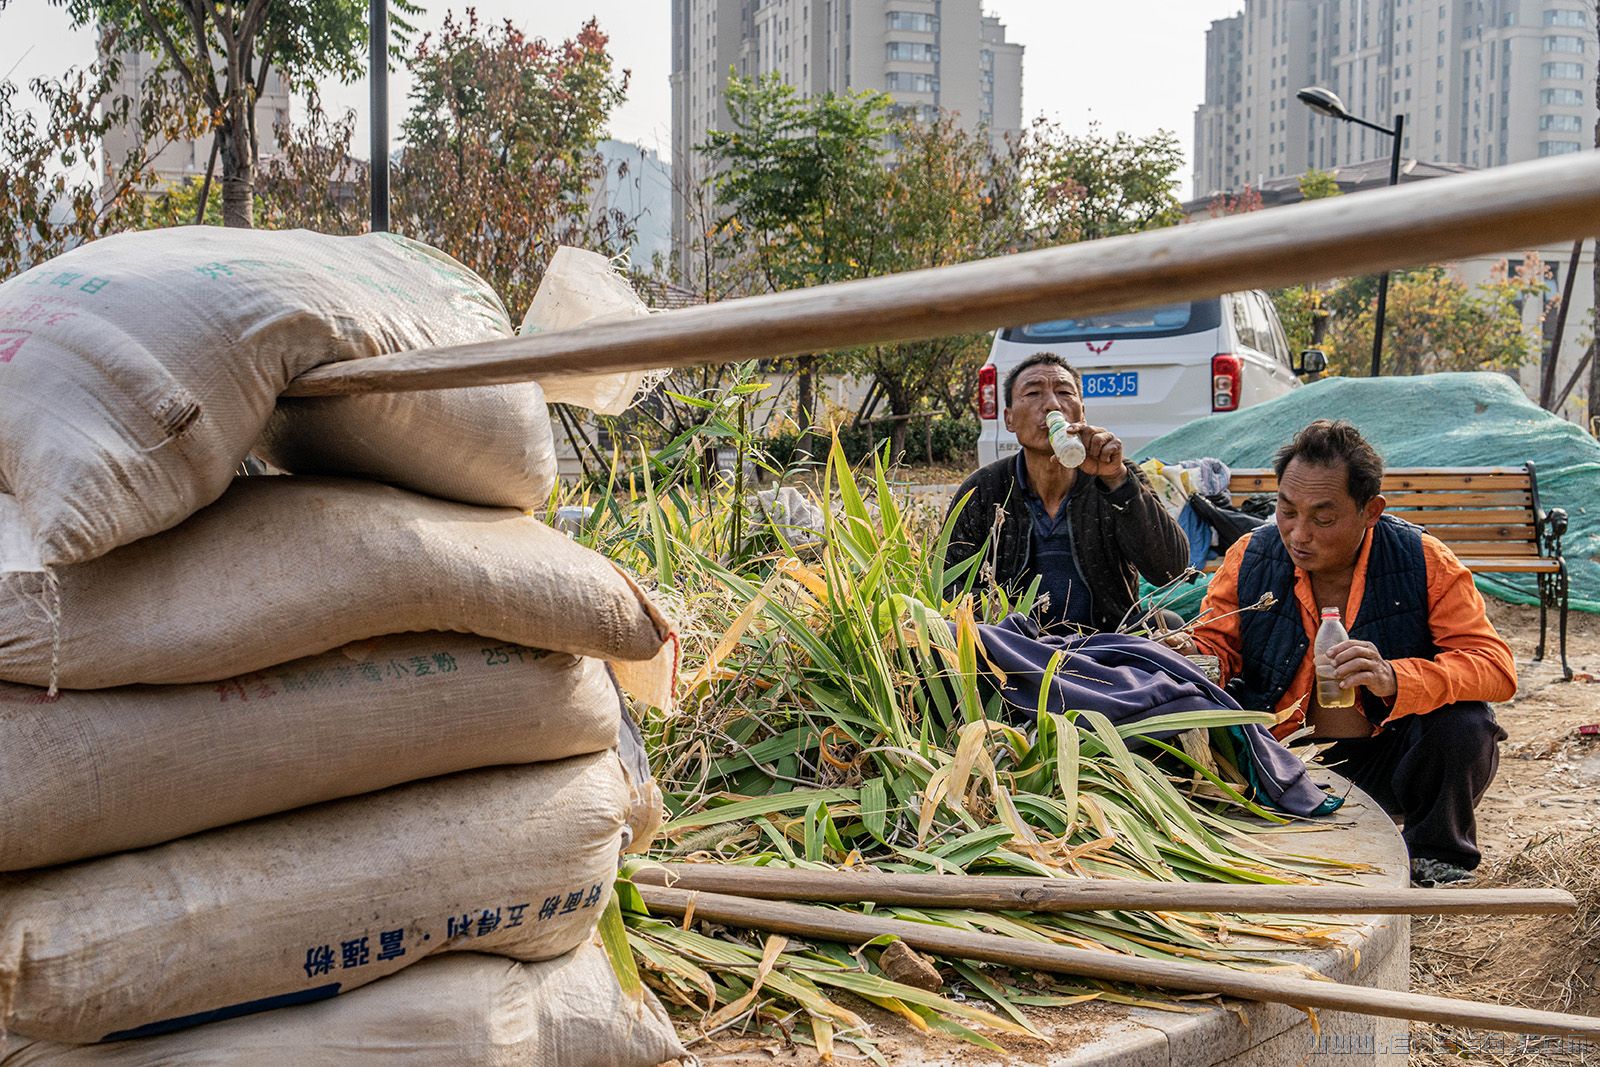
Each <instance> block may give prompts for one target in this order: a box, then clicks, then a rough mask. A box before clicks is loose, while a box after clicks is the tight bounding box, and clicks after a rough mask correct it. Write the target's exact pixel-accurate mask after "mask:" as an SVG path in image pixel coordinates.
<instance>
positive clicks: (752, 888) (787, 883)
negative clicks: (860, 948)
mask: <svg viewBox="0 0 1600 1067" xmlns="http://www.w3.org/2000/svg"><path fill="white" fill-rule="evenodd" d="M633 880H634V882H636V883H640V884H648V885H661V886H671V887H672V888H674V889H686V890H700V891H703V892H708V893H727V894H730V895H733V896H740V897H754V898H759V899H763V900H810V901H825V902H828V903H834V904H857V903H863V902H866V901H872V902H873V903H876V904H894V905H902V906H910V907H923V908H978V909H981V910H985V911H1224V912H1252V913H1262V912H1265V913H1272V914H1280V915H1307V914H1311V915H1551V914H1557V913H1566V912H1573V911H1576V910H1577V908H1578V902H1577V900H1575V899H1574V898H1573V896H1572V894H1571V893H1568V892H1566V891H1564V890H1560V889H1388V888H1369V887H1367V886H1342V885H1226V884H1222V883H1207V882H1132V881H1122V880H1117V879H1108V878H1100V879H1079V878H1025V877H1012V876H1008V875H983V876H981V877H972V876H970V875H951V874H890V873H887V872H883V871H822V870H799V869H794V868H789V867H743V866H725V865H720V864H712V863H667V864H663V865H662V866H661V867H659V868H658V867H647V868H644V869H643V870H640V871H638V872H637V873H635V874H634V876H633Z"/></svg>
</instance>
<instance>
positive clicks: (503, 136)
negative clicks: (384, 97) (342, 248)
mask: <svg viewBox="0 0 1600 1067" xmlns="http://www.w3.org/2000/svg"><path fill="white" fill-rule="evenodd" d="M606 44H607V38H606V35H605V34H604V33H602V32H601V31H600V28H599V26H598V24H597V23H596V22H595V21H594V20H592V19H591V20H590V21H589V22H587V23H585V24H584V25H583V28H582V29H581V30H580V31H579V32H578V35H577V36H576V37H575V38H573V39H571V40H568V41H565V42H563V43H562V44H560V45H559V46H558V45H551V44H549V43H548V42H546V41H544V40H543V39H540V38H530V37H527V36H525V35H524V34H523V33H522V32H521V31H520V30H518V29H517V28H516V27H515V26H513V25H512V24H511V23H510V21H506V22H503V23H499V24H497V25H494V26H492V27H489V28H487V29H483V28H481V27H480V25H479V23H478V19H477V16H476V14H475V13H473V12H472V11H470V10H469V11H468V12H467V16H466V21H465V22H464V23H463V22H458V21H456V19H455V18H454V17H447V18H446V19H445V24H444V27H443V28H442V29H441V30H440V31H439V34H438V37H437V39H435V38H433V37H432V36H430V37H427V38H424V39H423V40H422V41H421V42H420V43H419V44H418V46H417V49H416V54H415V56H414V57H413V59H412V61H411V67H412V71H413V75H414V84H413V88H412V98H411V110H410V113H409V114H408V115H407V116H406V120H405V123H404V125H403V129H404V136H405V151H404V152H403V153H402V155H401V157H400V159H399V161H398V163H397V165H396V166H395V168H394V173H393V175H392V179H391V180H392V185H393V190H394V207H393V210H392V213H391V218H392V221H393V224H394V228H395V229H396V230H397V231H398V232H400V233H404V234H405V235H406V236H408V237H414V238H416V239H417V240H419V241H425V242H427V243H428V244H431V245H434V246H435V247H437V248H440V249H443V250H444V251H446V252H448V253H450V254H451V255H452V256H455V257H456V258H457V259H459V260H461V261H462V262H463V263H465V264H467V265H468V266H470V267H471V268H472V269H473V270H476V271H477V272H478V273H480V274H482V275H483V276H484V277H485V278H486V279H487V280H488V281H489V282H490V283H491V284H492V285H493V286H494V287H495V289H496V290H497V291H498V292H499V293H500V296H501V298H502V299H504V300H505V301H506V306H507V307H510V308H513V309H516V308H526V307H527V306H528V304H530V303H531V302H532V299H533V293H534V290H535V289H536V288H537V286H538V283H539V279H540V277H542V275H543V273H544V266H545V264H546V263H547V262H548V260H549V257H550V256H551V255H552V254H554V252H555V249H556V246H557V245H561V244H575V245H582V246H583V247H586V248H591V249H596V250H608V251H610V252H613V253H615V252H621V251H622V250H623V249H624V248H625V247H626V244H627V242H628V241H629V240H630V239H631V237H632V222H631V220H629V219H627V218H625V217H624V216H623V215H622V214H621V213H620V212H617V211H609V210H605V209H604V208H603V207H597V206H596V205H595V204H594V203H593V202H592V197H593V194H594V190H595V187H596V185H597V183H598V182H599V179H600V178H601V176H602V175H603V174H604V172H605V161H604V159H603V158H602V157H601V156H600V154H599V153H598V152H597V151H596V145H597V143H598V141H599V139H600V137H601V136H602V134H603V132H604V129H605V124H606V120H607V118H608V116H609V115H610V113H611V109H612V108H614V107H615V106H616V105H617V104H619V103H620V102H621V101H622V99H623V97H624V95H625V93H626V90H627V81H628V75H627V72H626V71H624V72H623V73H622V74H621V76H620V77H619V76H615V75H614V74H613V72H612V64H611V57H610V55H609V54H608V53H607V51H606Z"/></svg>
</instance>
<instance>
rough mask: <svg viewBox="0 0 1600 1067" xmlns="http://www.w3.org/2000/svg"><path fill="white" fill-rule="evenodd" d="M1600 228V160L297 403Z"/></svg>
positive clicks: (1318, 208)
mask: <svg viewBox="0 0 1600 1067" xmlns="http://www.w3.org/2000/svg"><path fill="white" fill-rule="evenodd" d="M1592 233H1600V153H1592V152H1578V153H1575V154H1573V155H1569V156H1562V157H1559V158H1555V159H1545V160H1539V161H1536V162H1531V163H1518V164H1514V165H1512V166H1508V167H1494V168H1492V169H1489V170H1484V171H1480V172H1478V173H1475V174H1468V175H1462V176H1460V177H1452V178H1439V179H1435V180H1433V181H1427V182H1416V183H1414V184H1409V185H1402V186H1399V187H1398V188H1394V189H1382V190H1377V191H1373V192H1367V193H1360V194H1357V195H1353V196H1337V197H1331V198H1329V199H1326V200H1318V201H1314V202H1311V203H1302V204H1295V205H1292V206H1289V207H1281V208H1273V209H1271V210H1268V211H1256V212H1252V213H1250V214H1248V215H1236V216H1233V217H1230V218H1225V219H1214V220H1211V221H1207V222H1198V223H1194V224H1192V225H1186V226H1174V227H1170V228H1168V229H1164V230H1153V231H1150V232H1148V233H1140V234H1132V235H1129V236H1126V237H1113V238H1108V239H1106V240H1101V241H1091V242H1088V243H1085V244H1077V245H1067V246H1063V247H1059V248H1048V249H1042V250H1040V251H1036V252H1023V253H1019V254H1017V255H1013V256H1006V257H1002V258H999V259H989V260H981V261H978V262H974V263H962V264H957V265H955V266H950V267H939V268H935V269H931V270H920V271H911V272H908V273H905V274H891V275H887V276H884V277H881V278H868V279H865V280H861V281H852V282H840V283H836V284H833V285H822V286H817V287H816V288H813V289H801V290H794V291H791V292H785V293H773V294H769V295H765V296H753V297H747V298H745V299H742V300H729V301H725V302H723V303H719V304H709V305H704V306H701V307H693V308H685V309H683V310H681V311H669V312H664V313H663V314H660V315H653V316H650V317H648V318H640V319H631V320H629V321H627V322H617V323H607V324H600V325H593V326H585V327H582V328H580V329H576V330H567V331H561V332H558V333H549V334H530V335H527V336H523V337H511V338H505V339H503V340H497V341H483V342H478V343H476V344H470V345H458V346H455V347H452V348H431V349H419V350H417V351H413V352H401V353H395V354H392V355H387V356H375V357H373V358H371V359H356V360H348V361H346V362H343V363H334V364H329V365H326V366H322V367H318V368H317V369H315V370H312V371H309V372H307V373H306V374H303V375H301V376H300V377H299V378H297V379H295V380H294V381H293V382H291V383H290V385H289V389H288V390H287V392H286V395H288V396H330V395H336V394H343V393H366V392H394V391H403V390H413V389H446V388H454V387H460V386H470V385H490V384H494V383H500V382H516V381H526V380H528V379H544V380H549V379H554V378H559V377H562V376H563V375H583V374H593V373H596V372H600V371H624V370H648V369H653V368H662V367H688V366H695V365H699V364H708V363H709V364H716V363H733V362H737V361H740V360H749V359H766V358H771V357H777V356H788V355H797V354H803V353H809V352H823V351H831V350H836V349H841V348H852V347H856V346H859V345H863V344H879V343H891V342H896V341H912V340H920V339H926V338H932V337H943V336H947V335H949V334H955V333H970V332H976V331H980V330H989V329H993V328H995V327H998V326H1012V325H1016V324H1018V323H1026V322H1038V321H1041V320H1045V319H1052V318H1060V317H1061V316H1062V315H1064V314H1067V313H1071V314H1074V315H1086V314H1094V313H1100V312H1106V311H1117V310H1126V309H1129V308H1137V307H1143V306H1147V305H1150V304H1157V303H1170V302H1173V301H1178V300H1193V299H1200V298H1203V297H1210V296H1215V295H1217V294H1218V293H1223V292H1232V291H1235V290H1240V289H1255V288H1275V287H1278V286H1283V285H1291V284H1300V283H1303V282H1307V281H1313V280H1317V279H1323V278H1339V277H1347V276H1350V275H1355V274H1371V273H1373V272H1374V271H1377V270H1383V269H1386V268H1390V267H1404V266H1410V265H1414V264H1418V263H1435V262H1442V261H1445V260H1450V259H1457V258H1460V257H1463V256H1467V255H1473V254H1478V253H1483V252H1493V251H1496V250H1500V249H1505V248H1527V247H1531V246H1534V245H1538V244H1544V243H1548V242H1552V241H1558V240H1572V239H1573V238H1575V237H1580V236H1585V235H1588V234H1592Z"/></svg>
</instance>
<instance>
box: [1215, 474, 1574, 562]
mask: <svg viewBox="0 0 1600 1067" xmlns="http://www.w3.org/2000/svg"><path fill="white" fill-rule="evenodd" d="M1228 489H1229V493H1230V495H1231V496H1232V497H1233V502H1234V504H1235V505H1237V504H1239V503H1240V502H1242V501H1243V500H1245V499H1246V498H1247V497H1250V496H1254V495H1257V494H1261V493H1275V492H1277V489H1278V479H1277V476H1276V475H1275V474H1273V472H1272V471H1270V470H1257V469H1241V470H1235V471H1234V472H1233V477H1232V480H1231V481H1230V482H1229V485H1228ZM1533 493H1534V483H1533V477H1532V476H1531V475H1530V474H1529V472H1528V470H1527V469H1526V468H1524V467H1459V468H1433V467H1395V468H1391V469H1389V470H1387V471H1385V472H1384V476H1383V496H1384V500H1385V501H1386V502H1387V504H1388V510H1389V511H1391V512H1393V513H1394V514H1396V515H1398V516H1399V517H1400V518H1403V519H1405V520H1407V521H1408V522H1414V523H1416V524H1417V525H1418V526H1422V527H1424V528H1425V529H1427V531H1428V532H1429V533H1431V534H1432V535H1433V536H1435V537H1437V538H1438V539H1439V540H1440V541H1442V542H1444V543H1445V544H1446V545H1448V546H1449V547H1450V549H1451V551H1453V552H1455V554H1456V555H1457V556H1459V557H1461V558H1462V559H1464V560H1471V561H1472V562H1473V565H1474V569H1477V570H1511V569H1517V570H1520V569H1523V568H1525V567H1537V568H1540V569H1546V565H1545V564H1542V563H1540V562H1539V561H1540V560H1541V558H1542V557H1541V556H1540V548H1539V543H1538V540H1539V538H1538V527H1537V524H1536V522H1535V519H1534V512H1533ZM1551 565H1553V561H1552V563H1551Z"/></svg>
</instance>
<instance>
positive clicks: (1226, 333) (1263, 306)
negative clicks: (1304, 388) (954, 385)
mask: <svg viewBox="0 0 1600 1067" xmlns="http://www.w3.org/2000/svg"><path fill="white" fill-rule="evenodd" d="M1035 352H1054V353H1056V354H1057V355H1059V356H1061V357H1062V358H1063V359H1065V360H1066V361H1067V362H1068V363H1070V364H1072V366H1073V367H1075V368H1076V369H1077V370H1078V371H1079V372H1080V373H1081V374H1082V375H1083V398H1084V404H1085V406H1086V409H1087V418H1088V419H1089V421H1090V422H1092V423H1094V424H1095V425H1096V426H1104V427H1105V428H1106V429H1108V430H1110V431H1111V432H1112V433H1115V434H1116V435H1117V436H1118V437H1120V438H1122V443H1123V448H1124V450H1125V452H1126V453H1127V455H1128V456H1130V457H1131V456H1133V454H1134V453H1136V452H1138V451H1139V449H1141V448H1143V447H1144V446H1145V445H1147V444H1149V443H1150V442H1151V441H1154V440H1155V439H1156V438H1158V437H1160V436H1161V435H1163V434H1165V433H1168V432H1169V431H1172V430H1176V429H1177V428H1178V427H1180V426H1183V425H1185V424H1186V423H1189V422H1192V421H1193V420H1195V419H1198V418H1200V417H1201V416H1203V415H1210V414H1212V413H1214V412H1219V411H1237V410H1238V409H1240V408H1246V407H1249V406H1250V405H1252V404H1259V403H1261V402H1262V401H1263V400H1271V399H1272V398H1273V397H1275V396H1282V395H1283V394H1284V393H1287V392H1288V391H1289V390H1290V389H1293V388H1295V386H1297V385H1299V384H1300V382H1299V379H1298V377H1297V376H1298V375H1300V374H1306V373H1315V372H1317V371H1320V370H1322V369H1323V367H1324V366H1325V365H1326V362H1325V360H1324V358H1323V355H1322V353H1321V352H1317V351H1316V350H1314V349H1312V350H1308V351H1307V352H1306V353H1305V354H1304V356H1303V359H1304V361H1305V364H1306V365H1305V366H1303V367H1296V366H1295V364H1294V362H1293V361H1292V360H1291V359H1290V356H1289V342H1288V341H1287V339H1286V338H1285V337H1284V334H1283V326H1282V324H1280V323H1279V322H1278V313H1277V310H1276V309H1275V308H1273V306H1272V301H1271V300H1269V299H1267V295H1266V294H1265V293H1263V292H1260V291H1258V290H1252V291H1250V292H1244V293H1228V294H1226V295H1224V296H1216V297H1211V298H1210V299H1208V300H1195V301H1192V302H1186V303H1181V304H1164V305H1162V306H1161V307H1153V308H1144V309H1142V310H1139V311H1118V312H1112V313H1109V314H1105V315H1088V316H1085V317H1083V318H1076V319H1056V320H1055V321H1053V322H1038V323H1034V324H1033V325H1031V326H1013V327H1009V328H1007V329H1003V330H997V331H996V332H995V335H994V345H993V347H992V348H991V349H990V351H989V362H988V363H986V364H984V366H983V369H982V370H980V371H979V372H978V416H979V420H980V430H979V433H978V463H979V464H980V465H982V464H987V463H992V462H994V461H995V460H996V459H999V458H1000V457H1001V456H1007V455H1010V454H1012V453H1013V452H1015V451H1016V450H1017V439H1016V437H1014V436H1013V435H1012V434H1011V432H1010V431H1008V430H1007V429H1006V427H1005V423H1004V422H1003V421H1002V420H1001V418H1000V414H1001V410H1002V409H1003V408H1004V407H1005V381H1006V375H1008V374H1010V373H1011V371H1012V369H1013V368H1014V367H1016V365H1017V364H1019V363H1021V362H1022V361H1023V360H1024V359H1026V358H1027V357H1028V356H1030V355H1032V354H1033V353H1035Z"/></svg>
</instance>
